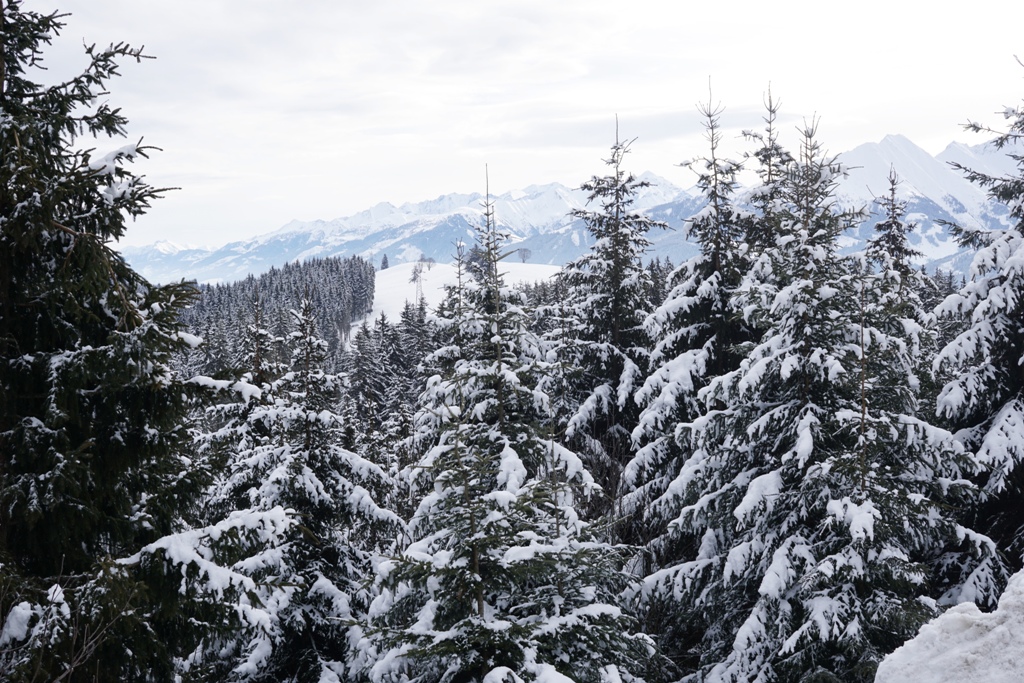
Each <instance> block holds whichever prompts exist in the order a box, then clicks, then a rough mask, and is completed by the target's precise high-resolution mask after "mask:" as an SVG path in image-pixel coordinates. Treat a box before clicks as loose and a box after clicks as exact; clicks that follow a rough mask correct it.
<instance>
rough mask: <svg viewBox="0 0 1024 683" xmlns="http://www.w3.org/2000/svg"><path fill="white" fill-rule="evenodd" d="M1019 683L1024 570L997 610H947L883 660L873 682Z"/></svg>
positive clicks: (1023, 657) (1023, 674) (1023, 671)
mask: <svg viewBox="0 0 1024 683" xmlns="http://www.w3.org/2000/svg"><path fill="white" fill-rule="evenodd" d="M906 681H914V683H1020V682H1021V681H1024V572H1020V573H1018V574H1016V575H1014V577H1013V578H1012V579H1010V583H1009V585H1008V586H1007V587H1006V592H1005V593H1003V595H1002V597H1001V598H1000V599H999V607H998V609H996V611H994V612H991V613H989V614H986V613H984V612H982V611H981V610H979V609H978V608H977V606H976V605H975V604H974V603H970V602H965V603H962V604H959V605H957V606H956V607H953V608H951V609H949V610H948V611H947V612H946V613H945V614H942V615H941V616H939V617H938V618H937V619H935V620H933V621H932V622H931V623H928V624H925V625H924V626H923V627H921V632H920V633H918V634H917V637H915V638H914V639H913V640H910V641H908V642H907V643H905V644H904V645H903V647H901V648H899V649H898V650H896V651H895V652H893V653H892V654H891V655H889V656H888V657H886V658H885V661H883V662H882V663H881V664H880V665H879V667H878V673H877V675H876V677H875V683H905V682H906Z"/></svg>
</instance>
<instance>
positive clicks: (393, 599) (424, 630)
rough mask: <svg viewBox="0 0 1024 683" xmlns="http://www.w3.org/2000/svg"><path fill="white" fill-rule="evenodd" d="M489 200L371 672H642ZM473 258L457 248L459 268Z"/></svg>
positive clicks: (384, 601)
mask: <svg viewBox="0 0 1024 683" xmlns="http://www.w3.org/2000/svg"><path fill="white" fill-rule="evenodd" d="M502 240H503V235H502V234H501V233H499V232H498V231H497V230H496V229H495V228H494V223H493V216H492V214H491V208H490V206H488V207H487V222H486V225H485V226H484V228H483V229H481V231H480V235H479V249H478V259H477V261H476V267H477V268H478V273H477V274H476V277H474V278H471V279H470V278H466V279H465V280H463V279H462V278H461V277H460V284H459V286H458V287H457V288H456V289H455V290H453V292H452V295H451V297H450V301H449V304H448V305H447V306H446V307H444V308H443V310H446V311H447V313H448V314H449V315H450V316H451V318H450V320H451V329H450V330H449V332H448V335H449V337H450V343H448V344H446V345H444V346H442V347H441V348H440V349H439V350H438V351H437V352H436V353H435V355H434V357H433V358H432V359H431V361H430V362H431V363H432V364H435V365H436V366H437V367H438V368H440V369H442V370H443V374H438V375H435V376H433V377H431V378H430V379H429V380H428V382H427V389H426V391H425V392H424V394H423V398H422V401H423V408H422V410H421V411H420V413H419V414H418V415H417V428H418V430H419V434H418V438H419V439H420V440H421V441H425V442H427V443H428V444H429V446H428V449H427V450H426V452H425V454H424V456H423V458H422V459H421V461H420V462H419V463H418V464H417V466H416V467H415V471H417V472H418V473H419V474H420V476H419V478H420V479H421V480H423V479H425V481H424V485H425V487H424V488H423V489H422V490H423V493H424V495H423V496H422V498H421V499H420V502H419V505H418V507H417V509H416V512H415V514H414V515H413V518H412V520H411V523H410V531H411V534H412V537H411V542H410V543H409V544H408V545H407V546H406V547H405V548H404V549H403V551H402V552H401V553H400V554H399V555H398V556H397V557H396V558H395V559H394V560H393V561H391V562H389V563H386V564H385V565H384V566H383V567H382V572H381V573H382V581H383V584H384V586H385V590H384V592H383V593H382V595H381V597H380V598H378V601H377V603H376V605H375V610H374V612H375V615H374V616H375V631H374V633H375V636H374V637H373V638H369V639H367V641H366V648H367V652H368V655H367V664H368V667H369V674H370V677H371V678H372V680H375V681H392V680H409V681H417V682H421V683H428V682H442V683H447V682H449V681H466V682H471V681H472V682H477V683H484V682H485V681H486V682H488V683H490V682H492V681H493V682H495V683H497V682H498V681H507V682H509V683H511V682H513V681H534V680H552V679H557V680H566V679H568V680H573V681H580V682H583V681H587V682H590V681H593V682H594V683H598V682H599V681H606V680H619V676H620V675H621V677H622V680H639V678H638V677H640V676H643V675H644V674H645V673H646V672H647V670H648V669H649V668H650V664H651V662H652V661H653V659H654V653H653V649H652V647H651V644H650V642H649V639H647V638H646V637H644V636H642V635H640V634H636V633H635V632H634V631H633V623H632V621H631V619H630V618H629V617H627V616H626V615H625V614H624V613H623V611H622V608H621V606H620V605H619V604H618V594H619V592H620V591H621V589H622V588H623V587H624V581H625V577H624V575H623V574H622V573H621V572H619V570H618V566H617V563H618V557H617V552H616V550H615V549H614V548H612V547H610V546H608V545H607V544H604V543H600V542H597V541H596V540H594V539H593V538H592V537H591V534H590V533H589V531H588V527H587V524H586V523H585V522H583V521H582V520H581V519H580V516H579V513H578V512H577V509H576V506H577V504H578V503H579V501H580V498H579V496H581V495H584V494H586V493H587V492H588V489H591V488H592V487H593V481H592V478H591V477H590V475H589V474H588V472H587V471H586V469H585V468H584V467H583V463H582V462H581V461H580V459H579V458H578V457H577V456H576V455H575V454H574V453H572V452H571V451H569V450H567V449H565V448H564V447H562V446H560V445H558V444H557V443H555V442H554V441H552V440H551V439H548V438H545V436H544V426H543V425H544V422H545V421H547V420H549V419H550V416H549V415H548V414H547V412H548V410H549V404H548V399H547V396H546V395H545V394H544V393H543V392H542V391H539V390H538V388H537V385H538V376H539V375H540V374H541V373H542V372H543V371H544V363H543V353H542V350H541V343H540V340H539V339H538V338H537V337H536V336H535V335H534V334H532V333H531V332H530V331H529V330H528V328H527V322H528V316H527V312H526V311H525V310H524V309H523V307H522V295H521V294H519V293H517V292H514V291H512V290H511V289H510V288H508V287H507V286H506V285H505V283H504V281H503V277H502V276H501V275H500V271H499V261H500V260H501V258H503V257H504V256H505V255H506V254H504V253H502V252H501V245H502V243H503V242H502ZM464 266H465V262H464V261H463V260H461V259H460V261H459V263H458V267H459V271H460V273H461V272H462V268H463V267H464Z"/></svg>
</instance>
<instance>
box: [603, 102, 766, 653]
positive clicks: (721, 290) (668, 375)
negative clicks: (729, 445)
mask: <svg viewBox="0 0 1024 683" xmlns="http://www.w3.org/2000/svg"><path fill="white" fill-rule="evenodd" d="M699 110H700V111H701V113H702V114H703V115H704V117H705V137H706V139H707V141H708V144H709V153H708V156H706V157H703V158H699V159H697V160H695V161H694V162H692V163H691V164H689V165H690V166H691V167H695V168H696V171H697V174H698V179H697V186H698V187H699V188H700V190H701V192H702V193H703V195H704V198H705V200H706V203H705V206H704V208H703V209H702V210H701V211H700V212H699V213H698V214H696V215H695V216H694V217H693V218H692V219H690V221H689V223H688V225H687V231H688V237H689V238H690V240H691V241H692V242H694V243H695V244H697V245H698V246H699V247H700V253H699V254H698V255H697V256H695V257H694V258H692V259H690V260H689V261H687V262H685V263H684V264H682V266H680V267H679V269H678V270H676V271H675V272H674V273H673V274H672V280H671V283H672V289H671V290H670V292H669V294H668V295H667V296H666V297H665V300H664V301H663V302H662V303H661V304H660V305H659V306H658V307H657V308H656V309H655V310H654V312H653V313H651V314H650V315H649V316H648V317H647V320H646V321H645V327H646V329H647V333H648V335H649V336H650V338H651V339H652V340H653V342H654V346H653V350H652V352H651V358H650V371H649V372H650V374H649V375H648V376H647V379H646V380H645V382H644V384H643V386H642V387H641V388H640V390H639V391H638V392H637V394H636V400H637V402H638V403H639V404H640V405H641V407H642V411H641V413H640V417H639V421H638V424H637V427H636V429H634V431H633V439H634V441H635V442H636V443H637V446H638V448H637V451H636V454H635V455H634V457H633V459H632V460H631V461H630V463H629V465H628V466H627V467H626V470H625V483H624V486H623V488H624V490H625V496H624V508H625V511H626V512H627V513H629V514H631V515H633V516H634V518H635V519H636V529H635V531H634V533H633V534H632V536H633V538H634V542H637V543H642V544H643V545H644V547H643V556H642V560H643V561H642V562H641V563H640V566H638V567H637V569H638V570H642V571H643V572H644V574H648V573H651V572H652V571H655V570H661V569H664V568H666V567H669V566H673V565H675V564H677V563H679V562H682V561H685V560H686V559H688V556H689V555H691V554H692V553H693V551H694V550H695V548H694V547H692V546H691V545H688V544H687V543H686V541H685V540H684V539H682V538H681V537H680V535H679V533H678V531H679V529H678V527H670V526H669V522H671V521H672V520H674V519H675V518H676V516H677V515H678V513H679V508H680V506H681V505H682V504H683V503H682V500H681V496H680V494H681V493H682V492H681V491H679V490H677V489H676V488H675V487H673V481H675V480H676V478H677V477H678V476H679V474H680V471H681V469H682V466H683V464H684V463H685V462H686V460H687V457H688V456H689V443H688V440H687V439H685V438H683V437H684V436H685V435H684V434H683V433H681V432H680V431H679V429H678V426H679V424H680V423H688V422H692V421H693V420H695V419H697V418H698V417H699V416H701V415H702V414H703V412H704V411H703V407H702V404H701V402H700V401H699V400H698V392H699V390H700V389H702V388H703V387H705V386H707V383H708V381H709V380H710V379H711V378H714V377H717V376H719V375H722V374H725V373H726V372H728V371H730V370H734V369H735V368H736V366H737V365H738V364H739V358H738V357H737V354H736V353H735V351H734V347H736V346H737V345H738V344H741V343H743V342H745V341H748V340H749V339H750V337H751V330H750V329H749V326H748V325H746V324H745V323H744V321H743V320H742V318H740V317H739V316H736V315H735V314H734V312H733V310H732V308H731V305H732V295H733V292H734V291H735V289H736V288H737V286H738V285H739V283H740V279H741V277H742V275H743V273H744V272H745V270H746V259H745V253H744V251H743V250H742V249H741V240H742V238H743V237H744V234H745V230H746V223H747V222H749V220H750V216H749V215H748V214H747V213H745V212H743V211H741V210H740V209H738V208H735V207H734V206H733V203H732V198H733V195H734V193H735V191H736V188H737V181H736V174H737V172H738V171H739V169H740V166H739V165H738V164H736V163H734V162H731V161H729V160H728V159H723V158H721V157H720V155H719V144H720V142H721V130H720V128H719V117H720V114H721V109H720V108H713V107H712V106H711V104H710V103H709V104H708V105H701V106H700V107H699ZM645 602H646V603H647V608H648V613H649V618H650V620H651V625H652V626H653V627H654V628H655V629H656V630H658V631H659V632H660V633H661V635H662V638H663V642H664V643H665V644H666V650H668V649H669V648H670V649H671V652H670V655H674V656H675V657H676V658H679V659H684V658H685V657H686V656H687V651H688V650H690V649H692V648H693V647H695V641H694V639H695V638H698V637H699V633H700V628H699V623H698V622H696V621H694V620H693V619H692V618H684V619H681V620H678V621H676V620H675V618H674V617H675V616H679V615H681V614H682V613H683V612H682V611H681V610H678V609H675V607H674V605H673V604H672V603H673V602H674V601H673V599H672V598H671V596H664V595H660V594H658V593H657V592H654V593H648V594H646V595H645ZM691 616H692V615H691Z"/></svg>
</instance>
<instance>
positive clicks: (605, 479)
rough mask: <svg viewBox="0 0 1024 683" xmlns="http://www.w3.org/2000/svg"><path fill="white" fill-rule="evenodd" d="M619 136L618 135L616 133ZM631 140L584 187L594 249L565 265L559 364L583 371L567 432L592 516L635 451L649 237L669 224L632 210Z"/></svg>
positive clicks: (582, 213)
mask: <svg viewBox="0 0 1024 683" xmlns="http://www.w3.org/2000/svg"><path fill="white" fill-rule="evenodd" d="M616 132H617V131H616ZM629 145H630V143H629V142H621V141H619V140H618V136H617V135H616V141H615V144H614V145H613V146H612V150H611V156H610V158H609V159H607V160H606V163H607V164H608V166H609V167H610V168H611V173H610V175H607V176H602V177H596V176H595V177H594V178H592V179H591V180H590V181H588V182H586V183H584V184H583V185H581V189H582V190H584V191H586V192H588V193H589V197H588V208H585V209H578V210H576V211H574V212H573V218H576V219H578V220H581V221H582V222H583V224H584V225H585V226H586V228H587V230H588V231H589V232H590V233H591V235H593V237H594V239H595V242H594V244H593V246H592V247H591V249H590V252H589V253H587V254H585V255H584V256H582V257H580V258H579V259H577V260H576V261H572V262H570V263H568V264H566V266H565V268H564V269H563V271H562V275H561V277H562V279H563V280H564V283H565V286H566V290H567V293H566V300H565V304H564V306H563V307H562V314H561V316H560V317H561V319H562V322H563V324H562V325H561V326H560V327H559V328H558V330H557V332H556V335H557V338H558V339H557V340H558V341H559V342H560V346H561V348H560V350H559V351H558V354H559V356H560V360H561V361H562V362H563V363H565V364H566V365H568V366H573V367H575V368H578V371H577V373H576V376H575V377H572V378H571V379H570V385H569V406H568V407H569V410H570V411H571V412H570V413H569V414H568V415H567V416H566V419H565V422H564V424H565V433H566V436H567V438H568V439H569V443H570V444H571V445H572V446H573V447H574V448H576V450H577V451H578V452H580V454H581V455H582V457H583V458H584V461H585V462H586V463H587V466H588V468H589V469H590V471H591V472H592V473H593V475H594V477H595V478H596V480H597V482H598V484H599V485H600V486H601V488H602V490H603V491H604V496H603V497H602V498H601V499H599V500H597V501H595V503H597V504H596V505H595V506H594V507H593V509H592V510H590V511H589V514H590V515H591V516H594V517H597V516H604V515H612V516H613V518H614V517H615V516H616V513H615V511H614V510H613V504H614V501H615V500H616V499H617V497H618V494H619V489H620V486H621V477H622V471H623V468H624V467H625V465H626V463H627V462H628V461H629V459H630V456H631V453H632V444H631V433H632V431H633V429H634V428H635V426H636V420H637V413H638V412H639V409H638V407H637V405H636V403H635V402H634V401H633V394H634V393H635V392H636V390H637V389H638V388H639V383H640V381H641V380H642V377H643V370H642V369H643V368H645V367H646V365H647V357H646V356H647V345H648V342H647V338H646V335H645V334H644V330H643V326H642V323H643V321H644V318H645V317H646V316H647V314H648V313H649V312H650V310H651V302H650V301H649V299H648V293H649V292H650V291H651V282H650V278H649V275H648V272H647V270H646V269H645V268H644V266H643V256H644V253H645V252H646V250H647V247H648V246H649V245H650V242H649V241H648V240H647V237H646V235H647V233H648V232H649V231H650V230H651V229H652V228H655V227H664V226H663V224H661V223H658V222H657V221H654V220H652V219H650V218H648V217H647V216H644V215H643V214H640V213H636V212H634V211H632V204H633V202H634V201H635V199H636V193H637V192H638V191H639V190H640V189H642V188H644V187H646V186H647V185H648V183H646V182H645V181H639V180H637V179H636V178H635V177H634V176H633V175H632V174H630V173H627V172H626V171H625V170H623V168H622V162H623V160H624V157H625V155H626V154H627V153H628V152H629Z"/></svg>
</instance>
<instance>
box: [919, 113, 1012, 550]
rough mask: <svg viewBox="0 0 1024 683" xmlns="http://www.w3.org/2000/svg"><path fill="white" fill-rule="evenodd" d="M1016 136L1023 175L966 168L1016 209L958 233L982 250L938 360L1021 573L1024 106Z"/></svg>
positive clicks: (947, 396)
mask: <svg viewBox="0 0 1024 683" xmlns="http://www.w3.org/2000/svg"><path fill="white" fill-rule="evenodd" d="M1005 115H1006V118H1007V119H1009V120H1010V121H1011V123H1010V125H1009V128H1008V130H1006V131H1002V132H1000V131H992V130H990V129H987V128H984V127H983V126H981V125H978V124H970V125H969V126H968V128H969V129H970V130H974V131H985V132H990V133H991V132H996V133H998V136H997V137H996V138H995V141H994V144H995V145H996V146H997V147H998V148H1000V149H1007V150H1011V151H1009V152H1008V153H1009V156H1010V157H1011V158H1012V159H1013V160H1014V161H1015V162H1016V163H1017V173H1016V175H1013V176H1010V177H993V176H990V175H987V174H985V173H981V172H979V171H974V170H971V169H969V168H963V167H961V170H963V171H964V172H965V173H966V174H967V178H968V179H969V180H971V181H972V182H974V183H976V184H978V185H980V186H981V187H983V188H985V189H986V190H988V193H989V196H990V197H991V198H992V199H994V200H996V201H999V202H1002V203H1004V204H1005V205H1006V206H1007V207H1008V208H1009V222H1010V225H1008V226H1007V228H1006V229H1005V230H1000V231H992V232H988V231H969V230H965V229H957V230H956V232H957V234H958V235H959V237H960V241H961V244H963V245H965V246H970V247H973V248H975V249H977V250H978V251H977V253H976V254H975V256H974V260H973V262H972V263H971V269H970V281H968V282H966V283H965V284H964V285H963V287H961V288H960V291H959V292H957V293H956V294H954V295H952V296H950V297H948V298H947V299H946V300H945V301H944V302H942V303H941V304H940V305H939V307H938V309H937V312H938V313H939V314H940V315H941V316H943V317H945V318H947V319H949V318H956V317H962V318H964V319H965V322H966V329H965V330H964V331H962V332H961V333H960V334H958V335H957V336H956V338H955V339H953V340H952V341H950V342H949V343H948V344H947V345H946V346H945V348H943V349H942V351H941V352H940V353H939V355H938V357H937V358H936V359H935V369H936V371H937V372H940V373H946V376H947V377H948V378H949V381H948V382H947V383H946V385H945V386H944V387H943V389H942V391H941V393H940V395H939V399H938V412H939V414H940V415H941V416H942V417H944V418H946V419H948V420H950V421H951V422H952V423H953V424H954V425H955V426H956V427H958V428H960V429H961V431H960V432H958V435H959V437H960V438H961V439H962V440H963V441H964V444H965V445H966V446H967V448H968V449H969V450H971V451H972V452H973V453H974V458H975V460H976V461H977V462H978V464H979V465H980V466H981V467H983V468H984V470H985V472H986V479H985V482H984V488H985V491H986V493H987V494H989V496H991V501H990V502H989V503H988V504H987V506H986V507H985V508H984V510H983V515H984V517H985V518H987V519H986V523H987V524H988V525H989V528H990V529H991V533H992V534H993V535H994V536H995V537H996V538H997V539H998V541H999V544H1000V547H1001V548H1003V549H1004V550H1007V551H1008V560H1009V561H1010V562H1011V564H1012V566H1013V567H1014V568H1015V569H1019V568H1020V567H1021V566H1022V563H1024V517H1022V515H1021V512H1020V510H1021V505H1020V501H1021V497H1022V495H1024V467H1021V463H1022V462H1024V153H1022V152H1021V151H1020V150H1021V141H1022V140H1024V107H1022V106H1018V107H1016V108H1009V109H1007V110H1006V112H1005Z"/></svg>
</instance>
